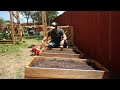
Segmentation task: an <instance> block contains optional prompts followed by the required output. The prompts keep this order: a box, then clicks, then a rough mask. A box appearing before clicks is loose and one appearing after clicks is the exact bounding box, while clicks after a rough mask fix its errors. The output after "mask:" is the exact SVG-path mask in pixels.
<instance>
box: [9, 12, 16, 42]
mask: <svg viewBox="0 0 120 90" xmlns="http://www.w3.org/2000/svg"><path fill="white" fill-rule="evenodd" d="M12 13H13V11H10V23H11V29H12V44H15V42H14V28H13V14H12Z"/></svg>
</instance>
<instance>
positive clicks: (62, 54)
mask: <svg viewBox="0 0 120 90" xmlns="http://www.w3.org/2000/svg"><path fill="white" fill-rule="evenodd" d="M46 50H49V49H48V48H47V49H45V50H43V51H42V52H41V53H40V54H39V56H46V57H64V58H84V54H83V53H82V52H81V51H80V50H78V49H77V48H76V47H75V48H64V49H63V50H65V51H69V50H71V51H72V50H78V52H79V53H80V54H68V53H49V52H44V51H46ZM52 50H60V48H52Z"/></svg>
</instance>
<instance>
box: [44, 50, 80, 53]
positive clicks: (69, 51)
mask: <svg viewBox="0 0 120 90" xmlns="http://www.w3.org/2000/svg"><path fill="white" fill-rule="evenodd" d="M44 52H47V53H66V54H79V52H76V51H75V50H63V51H61V50H46V51H44Z"/></svg>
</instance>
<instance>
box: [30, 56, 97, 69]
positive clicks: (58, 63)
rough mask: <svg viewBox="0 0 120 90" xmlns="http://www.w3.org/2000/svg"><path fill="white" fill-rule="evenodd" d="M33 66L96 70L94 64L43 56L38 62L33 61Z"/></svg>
mask: <svg viewBox="0 0 120 90" xmlns="http://www.w3.org/2000/svg"><path fill="white" fill-rule="evenodd" d="M30 66H31V67H42V68H62V69H82V70H95V69H94V68H93V67H92V66H90V65H88V64H87V63H85V62H84V63H78V62H74V61H65V60H54V59H53V60H46V59H43V58H40V59H38V60H37V61H36V62H32V63H31V65H30Z"/></svg>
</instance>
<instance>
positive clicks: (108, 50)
mask: <svg viewBox="0 0 120 90" xmlns="http://www.w3.org/2000/svg"><path fill="white" fill-rule="evenodd" d="M54 21H56V22H57V23H58V24H59V25H71V26H73V28H74V39H75V40H74V43H75V45H76V46H77V47H78V48H79V49H80V50H81V51H83V53H84V54H86V55H87V56H89V57H90V58H93V59H95V60H97V61H98V62H99V63H101V64H102V65H103V66H105V67H106V68H107V69H109V70H110V71H113V72H120V65H119V64H120V60H119V51H120V40H119V38H120V11H66V12H65V13H64V14H62V15H60V16H59V17H57V18H56V19H55V20H54Z"/></svg>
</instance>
